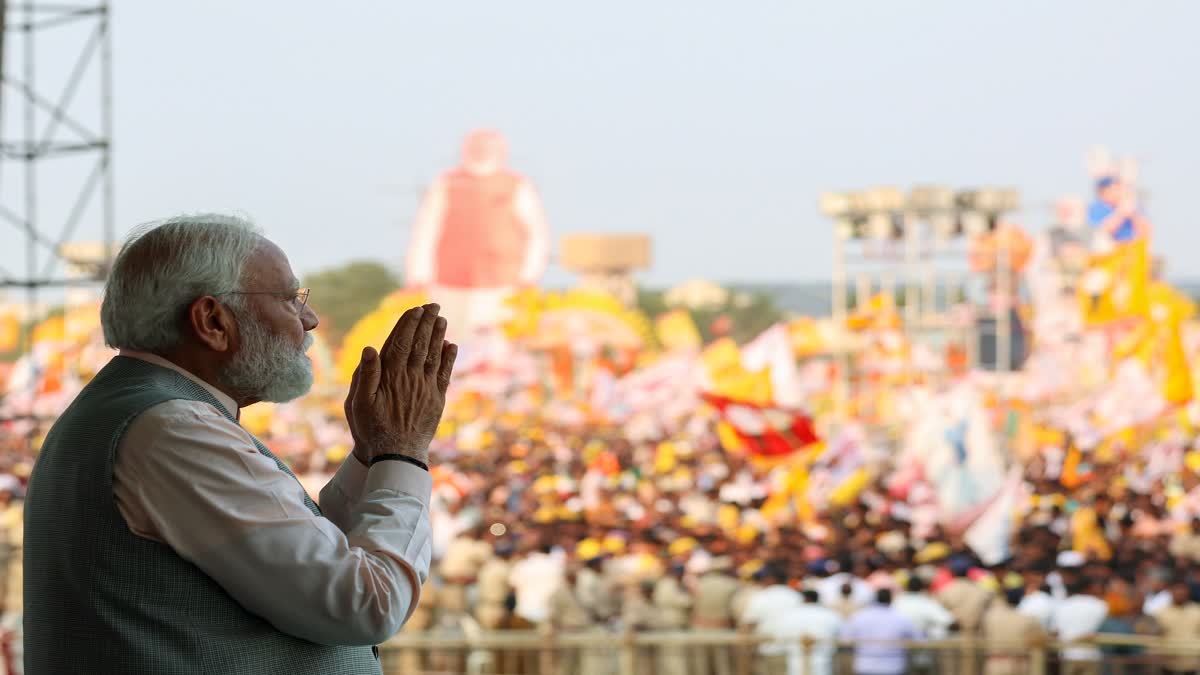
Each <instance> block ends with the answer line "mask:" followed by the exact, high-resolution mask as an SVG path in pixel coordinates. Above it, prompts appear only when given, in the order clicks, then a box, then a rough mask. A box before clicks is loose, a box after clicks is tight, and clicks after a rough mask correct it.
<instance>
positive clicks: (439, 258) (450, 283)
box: [407, 130, 549, 338]
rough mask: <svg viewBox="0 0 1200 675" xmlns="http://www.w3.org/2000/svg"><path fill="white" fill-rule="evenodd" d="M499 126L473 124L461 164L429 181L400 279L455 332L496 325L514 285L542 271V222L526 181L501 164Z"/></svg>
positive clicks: (528, 282) (531, 281)
mask: <svg viewBox="0 0 1200 675" xmlns="http://www.w3.org/2000/svg"><path fill="white" fill-rule="evenodd" d="M507 155H508V144H507V142H506V141H505V140H504V137H503V136H501V135H500V133H499V132H496V131H491V130H476V131H472V132H471V133H470V134H468V135H467V138H466V140H465V141H464V142H463V150H462V163H461V164H460V165H459V166H458V167H456V168H454V169H451V170H450V171H448V172H446V173H444V174H442V175H441V176H440V177H438V179H437V180H436V181H435V182H434V184H433V185H432V186H430V188H429V191H428V192H427V193H426V195H425V199H424V202H423V203H422V204H421V208H420V210H419V211H418V213H417V218H416V222H415V223H414V226H413V238H412V243H411V246H410V248H409V253H408V271H407V283H408V284H409V285H410V286H413V287H417V288H423V289H425V290H426V291H427V293H428V295H429V297H430V299H431V300H433V301H434V302H438V303H440V304H441V306H442V315H443V316H445V317H446V319H447V321H448V323H449V324H450V329H451V330H452V331H453V332H454V333H455V337H456V338H461V337H470V336H472V335H475V334H478V333H480V332H481V331H486V330H487V329H489V328H492V327H495V326H496V325H497V324H499V323H500V322H501V321H503V319H504V317H505V314H506V307H505V303H504V301H505V299H506V298H507V297H508V295H509V294H511V293H512V292H513V291H514V290H517V289H519V288H522V287H526V286H533V285H535V284H536V283H537V282H538V280H539V279H540V278H541V276H542V274H543V273H544V272H545V270H546V264H547V260H548V254H549V241H548V237H549V234H548V228H547V225H546V217H545V214H544V213H543V211H542V205H541V200H540V199H539V198H538V196H537V192H536V191H535V190H534V188H533V183H532V182H530V180H529V179H528V178H526V177H524V176H522V175H520V174H518V173H516V172H514V171H512V170H510V169H508V168H507V167H506V166H505V164H506V160H507Z"/></svg>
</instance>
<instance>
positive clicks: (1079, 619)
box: [1051, 594, 1108, 661]
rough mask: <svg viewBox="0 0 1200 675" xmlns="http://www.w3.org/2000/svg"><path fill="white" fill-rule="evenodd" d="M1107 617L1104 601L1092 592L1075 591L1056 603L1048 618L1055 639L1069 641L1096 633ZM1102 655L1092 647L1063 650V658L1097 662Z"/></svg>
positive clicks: (1065, 659)
mask: <svg viewBox="0 0 1200 675" xmlns="http://www.w3.org/2000/svg"><path fill="white" fill-rule="evenodd" d="M1106 618H1108V604H1107V603H1105V602H1104V601H1103V600H1101V599H1100V598H1097V597H1096V596H1094V595H1086V594H1077V595H1071V596H1068V597H1067V599H1066V600H1063V601H1062V602H1060V603H1058V605H1057V606H1056V607H1055V608H1054V615H1053V618H1052V619H1051V620H1052V622H1053V624H1054V630H1055V631H1057V632H1058V639H1059V640H1061V641H1063V642H1072V641H1074V640H1079V639H1081V638H1085V637H1088V636H1089V635H1095V634H1096V631H1098V630H1100V624H1102V623H1104V620H1105V619H1106ZM1101 656H1102V654H1101V652H1100V649H1099V648H1098V647H1094V646H1079V647H1067V648H1066V649H1063V650H1062V658H1063V660H1064V661H1099V660H1100V659H1101Z"/></svg>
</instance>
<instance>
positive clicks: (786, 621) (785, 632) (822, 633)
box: [758, 597, 842, 675]
mask: <svg viewBox="0 0 1200 675" xmlns="http://www.w3.org/2000/svg"><path fill="white" fill-rule="evenodd" d="M818 600H819V598H817V597H813V598H812V599H811V601H806V602H804V603H803V604H801V605H799V606H796V607H792V608H790V609H784V610H782V611H779V612H776V613H774V614H772V615H771V616H770V617H768V618H767V619H766V620H764V621H763V622H762V623H759V624H758V632H759V633H760V634H762V635H765V636H767V637H769V638H771V639H773V640H774V641H775V643H769V644H766V645H764V646H763V649H764V652H765V653H768V654H780V653H782V654H786V655H787V673H788V675H801V673H807V674H808V675H832V673H833V656H834V654H835V653H836V652H837V636H838V631H839V630H840V629H841V627H842V617H840V616H838V613H837V612H835V611H833V610H832V609H829V608H828V607H824V606H822V605H821V604H820V602H819V601H818ZM804 638H808V639H811V640H813V641H814V644H813V645H812V647H811V649H812V651H811V652H810V653H809V658H808V664H807V668H806V667H805V665H806V664H805V663H804V650H803V647H802V645H801V644H800V641H801V640H803V639H804ZM768 648H769V651H768Z"/></svg>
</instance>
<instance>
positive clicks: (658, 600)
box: [651, 577, 692, 675]
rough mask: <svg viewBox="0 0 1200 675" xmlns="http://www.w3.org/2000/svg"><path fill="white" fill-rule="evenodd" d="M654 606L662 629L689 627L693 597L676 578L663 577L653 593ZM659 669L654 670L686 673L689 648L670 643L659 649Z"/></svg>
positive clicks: (663, 673)
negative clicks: (670, 644)
mask: <svg viewBox="0 0 1200 675" xmlns="http://www.w3.org/2000/svg"><path fill="white" fill-rule="evenodd" d="M651 601H652V602H653V603H654V609H655V610H656V612H657V614H658V617H657V618H658V625H659V627H660V628H662V629H663V630H670V631H681V630H685V629H687V625H688V618H689V615H690V612H691V608H692V596H690V595H688V592H687V591H686V590H685V589H684V588H683V584H680V583H679V580H678V579H676V578H675V577H663V578H662V579H659V580H658V583H656V584H655V585H654V594H653V596H651ZM657 665H658V668H657V670H656V671H655V672H657V673H659V674H660V675H687V672H688V663H687V647H684V646H681V645H679V646H667V647H661V648H659V650H658V664H657Z"/></svg>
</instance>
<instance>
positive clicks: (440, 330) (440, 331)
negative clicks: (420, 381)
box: [425, 316, 446, 375]
mask: <svg viewBox="0 0 1200 675" xmlns="http://www.w3.org/2000/svg"><path fill="white" fill-rule="evenodd" d="M445 343H446V317H444V316H439V317H438V318H437V321H434V322H433V334H432V335H430V336H429V353H428V354H426V355H425V374H426V375H436V374H437V373H438V370H439V369H440V368H441V366H442V348H443V347H444V346H445Z"/></svg>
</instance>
